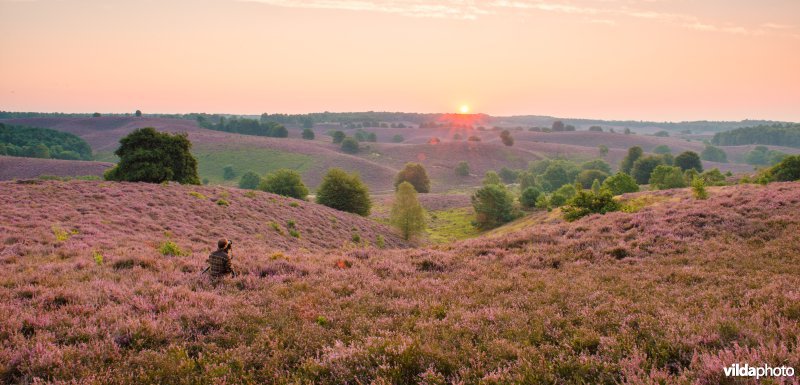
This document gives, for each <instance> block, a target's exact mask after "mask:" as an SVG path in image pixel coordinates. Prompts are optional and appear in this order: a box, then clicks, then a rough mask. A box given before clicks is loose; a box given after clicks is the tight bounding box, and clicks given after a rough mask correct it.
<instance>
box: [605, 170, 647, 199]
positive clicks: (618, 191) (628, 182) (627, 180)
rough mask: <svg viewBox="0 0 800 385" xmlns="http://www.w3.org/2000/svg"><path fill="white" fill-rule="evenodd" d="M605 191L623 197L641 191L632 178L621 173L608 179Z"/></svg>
mask: <svg viewBox="0 0 800 385" xmlns="http://www.w3.org/2000/svg"><path fill="white" fill-rule="evenodd" d="M602 188H603V189H606V190H608V191H610V192H611V194H612V195H622V194H626V193H632V192H637V191H639V185H638V184H636V181H635V180H634V179H633V177H632V176H630V175H628V174H626V173H624V172H619V173H616V174H614V175H612V176H610V177H608V178H606V180H605V181H604V182H603V186H602Z"/></svg>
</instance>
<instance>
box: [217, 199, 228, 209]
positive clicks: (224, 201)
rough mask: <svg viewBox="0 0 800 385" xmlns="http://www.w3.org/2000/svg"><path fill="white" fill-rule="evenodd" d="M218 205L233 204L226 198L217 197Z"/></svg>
mask: <svg viewBox="0 0 800 385" xmlns="http://www.w3.org/2000/svg"><path fill="white" fill-rule="evenodd" d="M217 205H219V206H226V207H227V206H230V205H231V202H228V200H226V199H223V198H220V199H217Z"/></svg>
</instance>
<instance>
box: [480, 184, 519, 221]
mask: <svg viewBox="0 0 800 385" xmlns="http://www.w3.org/2000/svg"><path fill="white" fill-rule="evenodd" d="M472 207H473V208H474V209H475V226H476V227H477V228H479V229H491V228H494V227H497V226H500V225H502V224H504V223H507V222H510V221H512V220H513V219H514V218H516V214H515V212H514V198H513V197H512V196H511V194H510V193H509V192H508V190H506V188H505V187H503V186H500V185H497V184H490V185H486V186H483V187H482V188H481V189H479V190H478V191H476V192H475V194H474V195H473V196H472Z"/></svg>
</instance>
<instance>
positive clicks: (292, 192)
mask: <svg viewBox="0 0 800 385" xmlns="http://www.w3.org/2000/svg"><path fill="white" fill-rule="evenodd" d="M258 189H259V190H261V191H266V192H270V193H273V194H278V195H282V196H286V197H291V198H296V199H306V196H308V188H306V185H305V184H303V180H302V179H301V178H300V174H299V173H298V172H297V171H294V170H287V169H280V170H277V171H275V172H273V173H270V174H267V176H265V177H264V179H263V180H262V181H261V183H259V185H258Z"/></svg>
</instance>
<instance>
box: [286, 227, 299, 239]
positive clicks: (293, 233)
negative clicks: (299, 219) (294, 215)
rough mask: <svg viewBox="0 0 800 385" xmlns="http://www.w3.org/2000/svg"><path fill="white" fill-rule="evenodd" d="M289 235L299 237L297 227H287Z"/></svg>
mask: <svg viewBox="0 0 800 385" xmlns="http://www.w3.org/2000/svg"><path fill="white" fill-rule="evenodd" d="M289 235H291V236H292V237H295V238H300V231H298V230H297V229H294V228H292V229H289Z"/></svg>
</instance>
